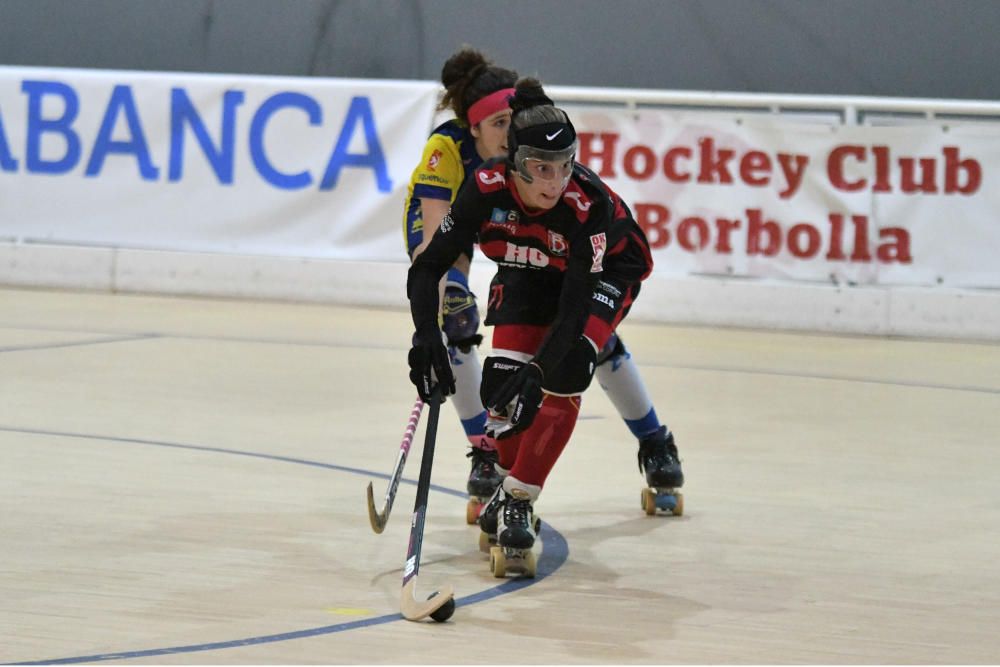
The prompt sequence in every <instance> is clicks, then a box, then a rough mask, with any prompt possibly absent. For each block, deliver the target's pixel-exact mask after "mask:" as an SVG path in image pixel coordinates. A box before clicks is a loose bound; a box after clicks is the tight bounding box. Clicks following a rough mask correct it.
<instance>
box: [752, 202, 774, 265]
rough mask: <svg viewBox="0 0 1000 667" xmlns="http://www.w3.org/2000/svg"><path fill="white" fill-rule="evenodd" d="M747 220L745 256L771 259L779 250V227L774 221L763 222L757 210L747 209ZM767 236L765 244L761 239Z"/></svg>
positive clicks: (761, 215) (759, 211)
mask: <svg viewBox="0 0 1000 667" xmlns="http://www.w3.org/2000/svg"><path fill="white" fill-rule="evenodd" d="M747 219H748V220H749V221H750V226H749V227H748V229H747V254H748V255H764V256H766V257H771V256H772V255H777V254H778V251H779V250H781V227H779V226H778V223H776V222H775V221H774V220H764V217H763V214H762V213H761V210H760V209H759V208H748V209H747ZM765 234H766V235H767V244H766V245H765V244H763V243H762V241H761V239H762V237H763V236H764V235H765Z"/></svg>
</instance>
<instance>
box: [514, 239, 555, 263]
mask: <svg viewBox="0 0 1000 667" xmlns="http://www.w3.org/2000/svg"><path fill="white" fill-rule="evenodd" d="M503 259H504V261H505V262H507V263H509V264H516V265H518V266H534V267H537V268H542V267H546V266H548V265H549V256H548V255H546V254H545V253H544V252H542V251H541V250H539V249H538V248H531V247H529V246H523V245H514V244H513V243H511V242H510V241H507V253H506V254H505V255H504V258H503Z"/></svg>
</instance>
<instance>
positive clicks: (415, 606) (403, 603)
mask: <svg viewBox="0 0 1000 667" xmlns="http://www.w3.org/2000/svg"><path fill="white" fill-rule="evenodd" d="M430 407H431V409H430V413H429V414H428V415H427V431H426V434H425V435H424V451H423V454H422V455H421V458H420V478H419V479H418V480H417V499H416V501H415V502H414V504H413V519H412V520H411V521H410V546H409V548H408V549H407V551H406V565H405V567H404V568H403V591H402V594H401V596H400V601H399V606H400V610H401V611H402V612H403V616H404V617H405V618H406V619H407V620H410V621H419V620H420V619H422V618H424V617H426V616H430V615H431V614H433V613H434V612H435V611H437V610H438V609H440V608H441V607H443V606H444V605H446V604H448V603H449V602H451V601H452V600H453V598H454V597H455V592H454V590H453V589H452V587H451V586H450V585H449V586H445V587H444V588H443V589H441V591H439V592H438V593H436V594H435V595H432V596H431V597H430V599H428V600H425V601H423V602H417V599H416V597H415V596H414V594H415V592H416V590H415V589H416V587H417V573H418V572H419V571H420V547H421V545H422V543H423V541H424V519H425V518H426V515H427V496H428V495H429V493H430V487H431V468H432V466H433V464H434V440H435V438H436V437H437V426H438V415H439V414H440V413H441V389H440V387H437V388H435V389H434V391H433V392H432V393H431V400H430Z"/></svg>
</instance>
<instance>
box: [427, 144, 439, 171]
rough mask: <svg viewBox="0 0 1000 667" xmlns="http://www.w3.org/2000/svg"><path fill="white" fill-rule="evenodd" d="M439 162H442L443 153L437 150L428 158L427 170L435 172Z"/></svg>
mask: <svg viewBox="0 0 1000 667" xmlns="http://www.w3.org/2000/svg"><path fill="white" fill-rule="evenodd" d="M439 162H441V151H439V150H438V149H436V148H435V149H434V152H433V153H431V156H430V157H429V158H427V168H428V169H430V170H431V171H434V170H436V169H437V166H438V163H439Z"/></svg>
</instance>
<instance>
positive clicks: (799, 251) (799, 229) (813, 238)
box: [788, 222, 821, 259]
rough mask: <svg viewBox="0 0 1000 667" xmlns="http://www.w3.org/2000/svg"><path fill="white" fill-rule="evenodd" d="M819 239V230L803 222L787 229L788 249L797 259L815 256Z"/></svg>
mask: <svg viewBox="0 0 1000 667" xmlns="http://www.w3.org/2000/svg"><path fill="white" fill-rule="evenodd" d="M803 237H805V240H804V241H803ZM820 241H821V239H820V236H819V230H818V229H816V228H815V227H813V226H812V225H810V224H806V223H804V222H803V223H800V224H798V225H795V226H794V227H792V228H791V229H789V230H788V251H789V252H791V253H792V254H793V255H795V256H796V257H798V258H799V259H809V258H811V257H815V256H816V253H818V252H819V244H820ZM803 243H804V244H805V245H804V246H803Z"/></svg>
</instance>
